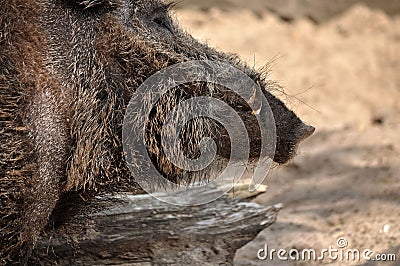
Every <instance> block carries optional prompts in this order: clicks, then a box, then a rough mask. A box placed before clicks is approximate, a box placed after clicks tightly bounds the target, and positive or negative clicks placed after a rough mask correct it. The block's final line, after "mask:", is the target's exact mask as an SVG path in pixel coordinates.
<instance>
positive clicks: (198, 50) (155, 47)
mask: <svg viewBox="0 0 400 266" xmlns="http://www.w3.org/2000/svg"><path fill="white" fill-rule="evenodd" d="M170 7H171V4H168V3H164V2H161V1H158V0H69V1H61V0H53V1H51V0H34V1H25V0H5V1H1V3H0V10H1V13H0V125H1V128H0V167H1V168H0V204H1V206H0V217H1V221H0V230H1V231H0V259H1V264H7V263H16V262H22V263H23V262H24V261H25V259H26V258H27V257H28V256H29V254H30V252H31V250H32V248H33V247H34V244H35V241H36V239H37V237H38V236H39V234H40V233H41V232H42V231H43V230H44V229H45V228H46V225H47V224H48V223H49V219H50V217H51V215H52V213H57V208H62V207H56V206H63V201H65V202H72V203H76V204H75V205H79V202H78V201H76V202H75V198H71V197H69V196H68V195H70V194H69V193H71V191H75V192H76V193H80V194H82V195H93V194H98V193H104V192H118V191H129V192H133V193H140V192H141V190H140V187H139V186H138V185H137V184H136V183H135V182H134V179H133V178H132V176H131V174H130V172H129V171H128V168H127V166H126V163H125V161H124V159H123V151H122V143H121V141H122V140H121V130H122V129H121V128H122V121H123V117H124V112H125V109H126V106H127V104H128V102H129V100H130V98H131V96H132V95H133V94H134V93H135V90H136V89H137V88H138V86H139V85H140V84H141V83H142V82H143V81H144V80H146V79H147V78H148V77H149V76H151V75H152V74H153V73H155V72H157V71H159V70H161V69H163V68H165V67H167V66H170V65H172V64H175V63H179V62H185V61H189V60H204V59H207V60H218V61H222V62H226V63H230V64H232V65H234V66H235V67H237V68H238V69H240V70H242V71H243V72H245V73H246V74H247V75H249V76H250V77H251V78H252V79H253V80H254V81H255V82H256V83H257V84H259V85H260V86H261V87H262V90H263V93H264V95H265V96H266V98H267V100H268V102H269V104H270V106H271V109H272V111H273V115H274V118H275V121H276V129H277V149H276V153H275V157H274V161H275V162H277V163H280V164H282V163H285V162H287V161H288V160H290V159H291V158H292V157H293V156H294V155H295V152H296V147H297V145H298V143H299V142H300V141H302V140H303V139H305V138H306V137H308V136H309V135H311V134H312V132H313V131H314V129H313V128H312V127H310V126H307V125H305V124H303V123H302V122H301V120H300V119H299V118H298V117H297V116H296V115H295V114H294V113H293V112H292V111H290V110H288V109H287V108H286V106H285V105H284V104H283V103H282V102H281V101H280V100H279V99H277V98H275V97H274V96H273V95H272V94H271V93H270V92H271V91H273V90H275V89H276V88H277V86H279V85H277V84H276V83H275V82H273V81H270V80H268V79H267V78H266V76H265V74H266V73H258V72H256V71H255V70H253V69H251V68H249V67H247V66H246V65H245V64H244V63H242V62H241V61H240V59H239V58H238V57H237V56H235V55H231V54H225V53H222V52H219V51H216V50H214V49H212V48H210V47H208V46H207V45H205V44H202V43H200V42H198V41H197V40H195V39H194V38H193V37H191V36H190V35H188V34H187V33H185V32H184V31H183V30H181V29H180V28H179V26H178V24H177V23H176V22H175V21H174V20H173V19H172V18H171V16H170V14H169V9H170ZM209 94H210V89H209V86H208V85H207V84H200V83H193V84H189V85H187V86H182V87H179V88H176V89H175V90H174V91H172V92H171V93H170V94H168V95H166V96H164V97H163V98H162V99H161V100H160V101H159V103H158V104H157V106H156V107H155V109H154V112H153V113H152V116H151V117H150V118H149V122H148V125H147V129H148V130H147V135H146V136H147V139H146V143H147V146H148V147H147V148H148V151H149V154H150V155H151V158H152V160H153V162H154V164H155V165H156V166H157V168H158V170H159V171H160V172H161V173H162V174H163V175H164V176H166V177H167V178H168V179H170V180H172V181H174V182H189V181H190V180H185V178H184V177H185V175H183V173H182V170H180V169H179V168H177V167H174V166H173V165H171V163H169V162H168V160H166V158H165V155H164V154H163V153H162V151H161V149H160V142H159V134H160V132H159V125H160V123H162V121H163V117H164V116H165V113H166V112H168V110H171V108H173V107H174V106H175V105H176V104H177V103H179V102H180V101H182V100H184V99H187V98H190V97H192V96H195V95H209ZM213 97H218V98H220V99H222V100H224V101H225V102H227V103H229V104H230V105H231V106H233V107H234V108H235V110H237V112H238V113H239V114H240V115H241V117H242V118H243V120H244V122H245V124H246V125H251V124H252V123H254V121H255V120H254V117H252V115H251V114H249V112H248V111H249V110H248V107H246V105H245V104H243V102H242V100H241V99H240V98H239V97H237V96H235V95H234V94H232V93H230V92H226V91H225V90H224V89H223V88H219V89H218V88H214V92H213ZM248 129H249V137H250V140H251V156H252V157H253V158H257V156H258V155H259V152H260V151H259V149H257V146H258V135H259V130H257V128H255V129H254V128H252V127H250V126H249V128H248ZM185 132H186V133H185V136H183V140H182V141H184V142H185V145H186V147H188V148H187V151H186V153H187V155H188V156H193V157H195V156H196V153H197V152H198V150H197V149H196V147H197V146H196V144H197V143H198V141H199V140H200V139H201V138H203V137H204V136H206V135H211V136H212V137H214V138H215V139H216V143H217V144H218V148H219V150H218V153H219V155H220V156H222V157H224V156H226V154H229V152H228V150H227V148H226V147H229V145H226V144H227V143H228V144H229V140H226V139H225V138H224V137H221V136H224V130H223V128H220V127H219V125H217V124H215V123H214V122H213V121H212V120H207V119H198V120H194V121H192V122H191V123H190V124H188V126H187V128H186V131H185ZM68 215H72V214H69V213H68V212H64V213H63V216H66V217H68Z"/></svg>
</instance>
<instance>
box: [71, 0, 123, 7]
mask: <svg viewBox="0 0 400 266" xmlns="http://www.w3.org/2000/svg"><path fill="white" fill-rule="evenodd" d="M71 1H72V2H74V3H76V4H78V5H80V6H82V7H84V8H92V7H98V6H108V7H113V6H118V5H119V4H120V2H121V1H120V0H71Z"/></svg>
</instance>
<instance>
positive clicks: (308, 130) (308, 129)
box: [298, 123, 315, 142]
mask: <svg viewBox="0 0 400 266" xmlns="http://www.w3.org/2000/svg"><path fill="white" fill-rule="evenodd" d="M314 132H315V127H313V126H310V125H307V124H304V123H303V124H302V125H301V126H300V129H299V139H298V142H301V141H303V140H305V139H307V138H308V137H310V136H311V135H312V134H313V133H314Z"/></svg>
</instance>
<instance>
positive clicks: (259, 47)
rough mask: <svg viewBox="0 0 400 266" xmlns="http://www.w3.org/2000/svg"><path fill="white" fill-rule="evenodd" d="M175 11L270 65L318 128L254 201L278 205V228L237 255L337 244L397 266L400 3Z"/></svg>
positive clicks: (205, 1)
mask: <svg viewBox="0 0 400 266" xmlns="http://www.w3.org/2000/svg"><path fill="white" fill-rule="evenodd" d="M175 15H176V17H177V19H178V20H179V21H180V24H181V25H182V26H183V27H184V28H186V29H187V30H188V31H189V32H190V33H191V34H192V35H194V36H195V37H197V38H198V39H200V40H202V41H204V42H207V43H208V44H209V45H211V46H213V47H216V48H218V49H219V50H222V51H226V52H232V53H237V54H239V55H240V56H241V57H242V58H243V59H244V60H245V61H246V62H247V63H248V64H249V65H251V66H255V67H256V68H261V67H263V66H265V65H267V66H268V68H269V69H270V78H271V79H273V80H276V81H279V82H280V83H281V84H282V85H283V86H284V88H285V90H284V91H283V92H280V93H278V94H277V96H278V97H280V98H281V99H282V100H284V101H285V102H286V103H287V105H288V106H289V107H290V108H291V109H292V110H294V111H295V112H296V113H297V114H298V115H299V116H300V117H301V118H302V119H303V120H304V121H306V122H307V123H309V124H311V125H313V126H315V127H316V128H317V131H316V133H315V135H314V136H313V137H311V138H310V139H309V140H307V141H306V142H305V143H303V145H302V146H301V147H300V149H299V152H298V153H299V154H298V156H297V157H296V158H295V159H294V160H293V161H292V162H291V163H290V164H288V165H285V166H280V167H277V168H275V169H273V170H272V171H271V173H270V176H269V178H268V179H267V180H266V185H267V186H268V191H267V193H265V194H262V195H261V196H259V197H257V198H256V199H254V201H255V202H258V203H260V204H263V205H270V204H275V203H280V202H281V203H283V204H284V205H285V208H284V209H283V210H282V212H281V214H280V216H279V217H278V220H277V222H276V223H275V224H274V225H273V226H271V227H270V228H268V229H266V230H265V231H263V232H262V233H261V234H260V235H259V236H258V237H257V238H256V239H255V240H254V241H253V242H251V243H249V244H248V245H246V246H245V247H244V248H242V249H241V250H239V252H238V253H237V256H236V259H235V263H236V265H312V263H310V262H304V263H303V264H302V263H300V262H297V263H294V262H282V263H279V262H278V261H274V262H273V263H271V262H269V263H268V262H266V261H259V260H257V251H258V250H259V249H261V248H263V247H264V245H265V244H268V247H269V248H275V249H280V248H286V249H288V250H289V249H291V248H296V249H298V250H301V249H304V248H314V249H317V250H321V249H324V248H329V246H333V247H337V246H336V240H337V239H338V238H340V237H344V238H346V240H347V241H348V243H349V245H348V247H349V248H357V249H367V248H368V249H371V250H372V251H374V252H375V253H395V254H397V263H396V262H392V263H389V262H386V263H382V264H379V263H374V262H369V263H367V262H362V261H361V262H353V263H345V264H341V263H342V262H330V261H329V260H326V261H325V262H326V263H331V264H330V265H400V156H399V155H400V0H365V1H357V0H247V1H243V0H184V1H181V2H179V3H178V5H177V7H176V10H175Z"/></svg>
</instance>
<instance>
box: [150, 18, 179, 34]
mask: <svg viewBox="0 0 400 266" xmlns="http://www.w3.org/2000/svg"><path fill="white" fill-rule="evenodd" d="M153 21H154V23H156V24H157V25H158V26H160V27H162V28H164V29H165V30H167V31H169V32H170V33H172V34H174V30H173V29H172V25H171V22H169V21H168V20H167V19H166V18H163V17H156V18H155V19H153Z"/></svg>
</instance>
